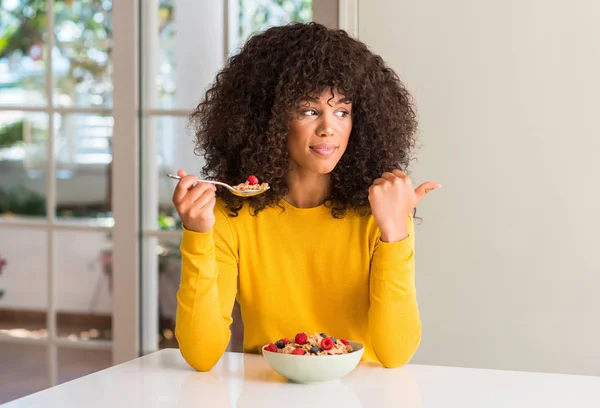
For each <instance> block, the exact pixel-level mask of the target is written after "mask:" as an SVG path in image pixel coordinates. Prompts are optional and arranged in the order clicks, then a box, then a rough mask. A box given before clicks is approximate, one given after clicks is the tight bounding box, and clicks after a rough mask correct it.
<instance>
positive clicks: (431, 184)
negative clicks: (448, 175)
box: [415, 181, 442, 202]
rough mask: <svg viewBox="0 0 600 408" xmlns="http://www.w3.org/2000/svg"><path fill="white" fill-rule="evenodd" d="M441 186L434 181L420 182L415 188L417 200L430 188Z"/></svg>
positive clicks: (435, 188) (430, 189)
mask: <svg viewBox="0 0 600 408" xmlns="http://www.w3.org/2000/svg"><path fill="white" fill-rule="evenodd" d="M440 187H442V185H441V184H440V183H436V182H435V181H428V182H426V183H423V184H421V185H420V186H419V187H417V188H415V194H416V196H417V202H419V201H421V199H422V198H423V197H425V195H427V193H429V192H430V191H432V190H437V189H438V188H440Z"/></svg>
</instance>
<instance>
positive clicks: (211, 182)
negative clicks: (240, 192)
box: [167, 174, 235, 191]
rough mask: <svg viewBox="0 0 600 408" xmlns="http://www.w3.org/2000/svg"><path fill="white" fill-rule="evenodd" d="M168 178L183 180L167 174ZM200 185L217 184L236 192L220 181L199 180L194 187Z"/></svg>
mask: <svg viewBox="0 0 600 408" xmlns="http://www.w3.org/2000/svg"><path fill="white" fill-rule="evenodd" d="M167 177H170V178H172V179H175V180H181V177H179V176H177V175H175V174H167ZM198 183H210V184H216V185H218V186H223V187H225V188H227V189H229V190H232V191H235V190H234V189H233V187H231V186H230V185H229V184H225V183H221V182H220V181H213V180H202V179H197V180H196V182H195V183H194V186H195V185H196V184H198Z"/></svg>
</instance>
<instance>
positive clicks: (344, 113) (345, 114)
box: [335, 110, 350, 118]
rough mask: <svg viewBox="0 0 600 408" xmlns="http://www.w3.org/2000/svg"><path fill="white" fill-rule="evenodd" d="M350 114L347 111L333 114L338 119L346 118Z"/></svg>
mask: <svg viewBox="0 0 600 408" xmlns="http://www.w3.org/2000/svg"><path fill="white" fill-rule="evenodd" d="M349 114H350V112H348V111H345V110H344V111H338V112H336V113H335V115H336V116H339V117H340V118H345V117H346V116H348V115H349Z"/></svg>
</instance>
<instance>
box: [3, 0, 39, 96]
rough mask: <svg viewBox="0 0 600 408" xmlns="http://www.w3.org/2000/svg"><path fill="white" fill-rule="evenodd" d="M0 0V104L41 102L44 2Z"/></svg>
mask: <svg viewBox="0 0 600 408" xmlns="http://www.w3.org/2000/svg"><path fill="white" fill-rule="evenodd" d="M0 3H1V4H2V7H0V104H2V105H21V106H23V105H32V106H38V105H45V104H46V103H47V98H46V77H45V68H46V64H45V59H46V55H47V50H46V48H45V46H44V43H45V38H46V2H45V1H33V2H32V1H23V0H4V1H2V2H0Z"/></svg>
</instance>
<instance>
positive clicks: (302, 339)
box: [294, 333, 308, 345]
mask: <svg viewBox="0 0 600 408" xmlns="http://www.w3.org/2000/svg"><path fill="white" fill-rule="evenodd" d="M294 340H295V341H296V344H299V345H303V344H306V342H307V340H308V336H307V335H306V333H298V334H296V338H295V339H294Z"/></svg>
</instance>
